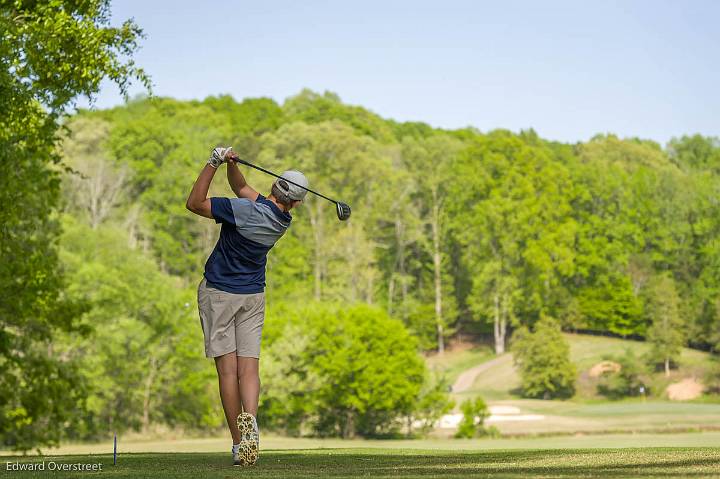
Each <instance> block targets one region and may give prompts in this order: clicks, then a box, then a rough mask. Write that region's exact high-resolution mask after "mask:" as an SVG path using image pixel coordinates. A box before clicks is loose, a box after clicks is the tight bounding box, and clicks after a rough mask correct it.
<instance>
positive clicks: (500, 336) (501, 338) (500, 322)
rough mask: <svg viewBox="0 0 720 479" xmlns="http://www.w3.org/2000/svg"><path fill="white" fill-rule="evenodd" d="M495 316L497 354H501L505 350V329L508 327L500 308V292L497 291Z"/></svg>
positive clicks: (494, 328) (494, 331)
mask: <svg viewBox="0 0 720 479" xmlns="http://www.w3.org/2000/svg"><path fill="white" fill-rule="evenodd" d="M493 301H494V311H495V315H494V318H493V333H494V334H495V354H497V355H500V354H503V353H504V352H505V331H506V328H507V324H506V318H505V315H504V314H503V312H502V311H501V309H500V294H499V293H495V297H494V298H493Z"/></svg>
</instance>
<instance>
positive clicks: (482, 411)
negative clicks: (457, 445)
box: [455, 397, 500, 439]
mask: <svg viewBox="0 0 720 479" xmlns="http://www.w3.org/2000/svg"><path fill="white" fill-rule="evenodd" d="M460 410H461V411H462V413H463V418H462V420H461V421H460V424H459V425H458V430H457V432H456V433H455V437H456V438H459V439H471V438H473V437H487V436H490V437H496V436H498V435H499V434H500V432H499V431H498V430H497V428H496V427H495V426H490V427H489V428H487V427H485V420H486V419H487V418H488V417H490V409H488V407H487V404H485V401H483V400H482V398H479V397H478V398H475V399H468V400H467V401H465V402H463V403H462V404H461V405H460Z"/></svg>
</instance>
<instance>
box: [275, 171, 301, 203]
mask: <svg viewBox="0 0 720 479" xmlns="http://www.w3.org/2000/svg"><path fill="white" fill-rule="evenodd" d="M283 179H285V180H289V181H292V183H290V182H288V181H283ZM293 183H297V184H296V185H294V184H293ZM297 185H300V186H304V187H305V188H307V187H308V180H307V178H305V175H303V174H302V173H300V172H299V171H295V170H288V171H286V172H284V173H283V174H282V175H280V178H279V179H277V180H275V186H277V188H278V189H279V190H280V191H282V192H283V193H285V194H286V195H287V196H288V198H290V199H291V200H296V201H297V200H300V201H302V200H303V198H305V195H306V194H307V190H306V189H304V188H300V186H297Z"/></svg>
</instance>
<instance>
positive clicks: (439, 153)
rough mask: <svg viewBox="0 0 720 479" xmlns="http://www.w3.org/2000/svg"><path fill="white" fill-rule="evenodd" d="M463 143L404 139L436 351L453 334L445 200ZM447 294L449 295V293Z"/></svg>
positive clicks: (439, 138)
mask: <svg viewBox="0 0 720 479" xmlns="http://www.w3.org/2000/svg"><path fill="white" fill-rule="evenodd" d="M462 146H463V145H462V143H461V142H460V141H458V140H456V139H454V138H452V137H449V136H445V135H434V136H431V137H429V138H426V139H420V140H414V139H410V138H406V139H405V140H404V141H403V151H402V155H403V160H404V162H405V168H407V170H408V171H409V172H410V174H411V175H412V176H413V177H414V178H415V182H416V184H417V189H416V191H415V195H414V196H412V197H411V198H410V201H412V203H413V204H414V205H415V207H416V210H417V211H418V213H419V216H420V217H421V221H423V222H424V223H425V224H427V226H428V227H429V231H428V233H427V234H426V235H425V236H424V238H423V239H424V241H423V242H422V244H423V246H424V247H425V249H426V250H427V251H428V252H429V253H430V256H431V258H432V267H433V278H432V284H433V297H434V298H433V299H434V301H433V303H434V314H435V330H436V338H437V350H438V353H439V354H443V352H444V351H445V338H446V336H448V335H449V334H451V333H452V329H451V326H452V323H453V322H454V319H455V316H456V314H457V313H456V308H454V307H453V306H454V305H453V302H452V298H453V295H452V291H451V287H452V282H451V281H448V278H447V274H446V272H447V263H448V255H447V251H446V250H445V248H444V247H443V245H446V244H448V241H447V235H448V229H449V228H448V226H447V223H448V221H447V220H448V218H447V209H448V208H447V203H448V202H449V201H450V198H449V191H448V190H449V188H448V184H450V182H451V181H453V178H452V171H451V163H452V161H453V160H454V159H455V156H456V155H457V154H458V152H459V151H460V150H461V148H462ZM448 293H449V294H448Z"/></svg>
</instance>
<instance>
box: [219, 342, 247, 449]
mask: <svg viewBox="0 0 720 479" xmlns="http://www.w3.org/2000/svg"><path fill="white" fill-rule="evenodd" d="M236 357H237V356H236V354H235V351H233V352H231V353H227V354H225V355H223V356H219V357H217V358H215V367H216V369H217V373H218V381H219V383H220V400H221V401H222V405H223V410H224V411H225V419H226V420H227V424H228V427H229V428H230V435H232V439H233V444H239V443H240V431H239V430H238V427H237V422H236V421H237V417H238V414H240V387H239V383H238V362H237V361H236V360H235V358H236ZM255 404H256V406H255V409H256V410H257V401H256V402H255Z"/></svg>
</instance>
